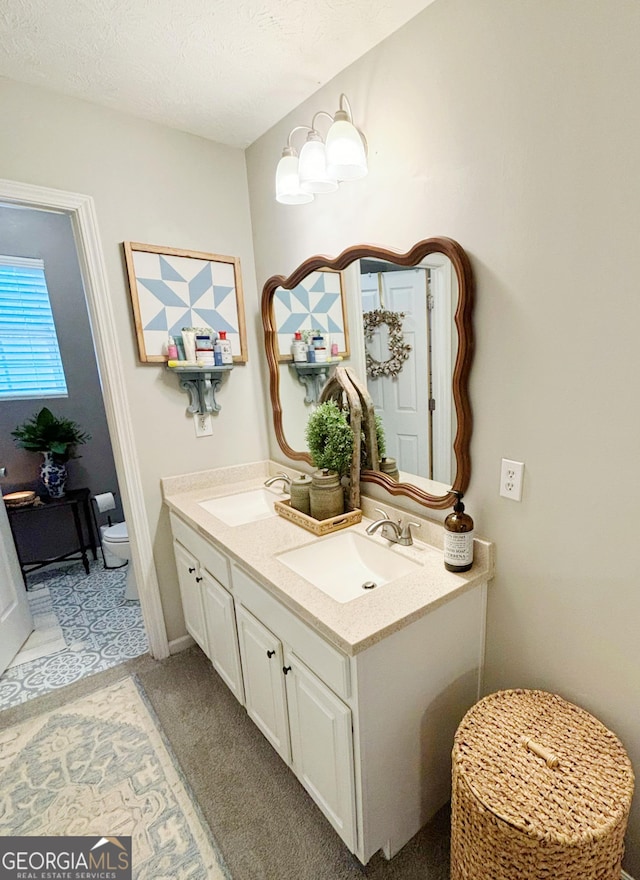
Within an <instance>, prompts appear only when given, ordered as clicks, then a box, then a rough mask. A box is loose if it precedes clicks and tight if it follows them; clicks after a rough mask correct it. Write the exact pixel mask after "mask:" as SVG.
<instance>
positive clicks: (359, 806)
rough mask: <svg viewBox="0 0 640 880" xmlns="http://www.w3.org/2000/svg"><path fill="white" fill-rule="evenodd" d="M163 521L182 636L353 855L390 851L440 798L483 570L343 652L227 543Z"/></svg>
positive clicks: (471, 651) (481, 602) (469, 687)
mask: <svg viewBox="0 0 640 880" xmlns="http://www.w3.org/2000/svg"><path fill="white" fill-rule="evenodd" d="M171 523H172V528H173V534H174V545H175V553H176V561H177V564H178V571H179V577H180V589H181V592H182V596H183V606H184V612H185V619H186V621H187V627H188V629H189V632H190V634H191V635H192V636H193V638H194V639H196V641H197V642H198V643H199V644H200V645H201V647H202V648H203V650H204V651H206V652H207V654H208V656H209V657H210V658H211V660H212V663H213V665H214V666H215V668H216V669H217V671H218V672H219V673H220V675H221V677H222V678H223V679H224V681H225V682H226V683H227V685H228V686H229V688H230V689H231V690H232V691H233V692H234V694H235V695H236V696H237V697H238V699H239V700H240V701H241V702H242V701H244V705H245V707H246V710H247V713H248V715H249V717H250V718H251V719H252V721H253V722H254V723H255V724H256V725H257V726H258V728H259V729H260V730H261V731H262V733H263V734H264V736H265V737H266V738H267V740H268V741H269V742H270V743H271V745H272V746H273V748H274V749H275V750H276V751H277V752H278V754H279V755H280V756H281V757H282V759H283V760H284V761H285V762H286V763H287V764H288V765H289V766H290V767H291V769H292V770H293V772H294V773H295V774H296V776H297V778H298V779H299V781H300V782H301V784H302V785H303V786H304V787H305V789H306V790H307V791H308V793H309V794H310V795H311V797H312V798H313V800H314V801H315V803H316V804H317V805H318V807H319V808H320V809H321V810H322V812H323V813H324V815H325V816H326V817H327V819H328V820H329V822H331V824H332V825H333V827H334V828H335V829H336V831H337V833H338V834H339V835H340V837H341V838H342V839H343V840H344V842H345V844H346V845H347V846H348V848H349V849H350V850H351V852H353V853H354V854H355V855H356V856H357V857H358V859H359V860H360V861H361V862H362V863H363V864H366V863H367V862H368V861H369V859H370V858H371V857H372V856H373V855H374V854H375V853H376V852H378V851H379V850H382V851H383V852H384V854H385V855H386V857H387V858H391V857H392V856H394V855H395V854H396V853H397V852H398V851H399V850H400V849H401V848H402V847H403V846H404V845H405V844H406V843H407V842H408V841H409V840H410V838H411V837H413V835H414V834H416V833H417V832H418V831H419V830H420V828H421V827H422V826H423V825H424V824H425V823H426V822H427V821H428V820H429V819H430V818H431V817H432V816H433V815H434V813H435V812H436V811H437V810H438V809H439V808H440V807H442V806H443V805H444V804H445V803H446V802H447V800H448V799H449V796H450V768H451V748H452V745H453V737H454V734H455V730H456V727H457V726H458V724H459V722H460V721H461V719H462V717H463V716H464V714H465V712H466V711H467V709H469V707H470V706H471V705H473V703H474V702H476V700H477V699H478V698H479V696H480V682H481V674H482V665H483V656H484V621H485V610H486V609H485V603H486V588H487V582H486V580H483V579H480V580H478V581H477V582H476V583H475V584H474V585H473V586H470V587H469V588H467V589H463V590H460V591H457V592H456V593H455V594H454V595H453V596H451V597H450V598H448V599H446V601H436V602H433V603H432V604H431V605H429V607H427V608H425V609H424V611H423V612H422V613H420V614H419V615H417V616H416V617H415V618H414V619H413V620H411V621H408V622H403V623H402V625H400V626H398V627H395V626H390V627H387V629H386V630H385V631H384V633H382V632H381V633H380V637H379V638H377V639H376V640H375V641H373V642H372V643H371V644H370V645H369V646H368V647H366V648H364V649H363V650H361V651H359V652H356V653H355V654H353V655H347V654H346V653H343V652H342V651H341V650H339V649H338V648H337V647H336V645H335V644H333V643H332V641H331V640H330V637H325V636H324V635H321V633H320V632H319V631H318V629H316V628H315V627H313V626H311V625H309V624H308V623H307V622H305V620H304V619H303V616H304V615H303V614H302V615H301V614H298V613H296V612H295V611H294V610H292V608H290V607H287V605H286V604H285V602H286V600H282V599H281V598H280V597H279V596H278V594H277V592H274V591H272V589H271V588H270V584H272V583H273V581H272V580H271V579H269V578H266V579H265V580H264V582H260V581H259V579H258V578H257V577H255V576H254V575H253V574H250V573H249V571H248V570H247V569H250V563H249V562H247V563H244V561H243V562H242V563H238V562H236V561H235V560H236V559H238V558H242V559H243V560H244V557H240V551H239V549H238V547H236V548H235V552H233V553H232V551H230V553H232V558H229V557H228V556H227V554H226V553H225V552H223V551H224V549H225V546H226V545H224V544H215V545H214V543H213V542H210V541H208V540H206V539H205V538H204V537H203V535H202V533H200V532H197V531H195V530H194V529H193V528H191V527H190V526H188V525H187V524H186V523H185V522H184V521H183V520H182V519H180V518H179V517H178V516H176V515H175V514H174V513H173V512H172V513H171ZM214 540H215V538H212V541H214ZM246 552H247V554H248V558H250V557H251V548H250V547H249V548H247V551H246ZM245 564H246V568H245V567H244V566H245ZM194 566H195V571H192V570H191V569H193V568H194ZM438 574H439V576H443V575H442V574H441V570H440V569H439V570H438ZM446 577H447V578H449V577H451V578H456V577H457V576H456V575H449V574H448V573H447V574H446ZM456 582H457V581H456ZM273 587H274V590H276V589H277V587H276V585H275V583H273ZM409 588H410V587H409ZM358 603H362V605H358ZM348 604H349V606H351V607H352V610H353V611H358V612H359V613H363V614H366V613H368V612H370V610H371V608H372V606H371V604H367V598H366V597H363V598H362V599H360V598H359V599H356V600H354V601H353V602H352V603H348ZM345 613H346V609H345Z"/></svg>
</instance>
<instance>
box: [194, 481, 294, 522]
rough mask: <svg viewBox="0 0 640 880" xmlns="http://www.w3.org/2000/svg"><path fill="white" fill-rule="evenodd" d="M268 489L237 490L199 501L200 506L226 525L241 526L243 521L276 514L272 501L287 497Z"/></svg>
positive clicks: (253, 520)
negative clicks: (233, 493)
mask: <svg viewBox="0 0 640 880" xmlns="http://www.w3.org/2000/svg"><path fill="white" fill-rule="evenodd" d="M288 497H289V496H288V495H282V494H280V493H276V492H270V491H269V489H252V490H251V491H249V492H238V493H236V494H235V495H223V496H222V497H220V498H211V499H210V500H209V501H200V502H198V503H199V504H200V507H202V508H203V509H204V510H206V511H207V513H212V514H213V515H214V516H215V517H217V518H218V519H219V520H222V522H223V523H226V525H228V526H241V525H244V524H245V523H250V522H257V521H258V520H259V519H267V517H270V516H277V514H276V512H275V510H274V507H273V502H274V501H278V500H282V499H283V498H288Z"/></svg>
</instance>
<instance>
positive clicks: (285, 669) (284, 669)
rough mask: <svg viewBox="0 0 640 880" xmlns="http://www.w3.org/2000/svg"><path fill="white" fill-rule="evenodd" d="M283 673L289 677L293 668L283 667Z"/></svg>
mask: <svg viewBox="0 0 640 880" xmlns="http://www.w3.org/2000/svg"><path fill="white" fill-rule="evenodd" d="M282 671H283V672H284V674H285V675H287V674H288V673H289V672H291V667H290V666H283V667H282Z"/></svg>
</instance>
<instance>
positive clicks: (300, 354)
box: [291, 330, 307, 363]
mask: <svg viewBox="0 0 640 880" xmlns="http://www.w3.org/2000/svg"><path fill="white" fill-rule="evenodd" d="M291 354H292V356H293V359H294V361H295V362H296V363H303V362H304V363H306V360H307V343H306V342H304V341H303V339H302V333H301V332H300V331H299V330H296V332H295V333H294V336H293V343H292V345H291Z"/></svg>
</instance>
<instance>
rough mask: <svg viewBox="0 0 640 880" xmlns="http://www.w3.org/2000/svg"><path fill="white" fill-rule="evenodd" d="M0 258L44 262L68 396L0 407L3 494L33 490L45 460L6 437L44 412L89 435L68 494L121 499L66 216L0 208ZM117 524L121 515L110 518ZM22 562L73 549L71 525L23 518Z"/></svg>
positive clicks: (54, 519) (71, 469)
mask: <svg viewBox="0 0 640 880" xmlns="http://www.w3.org/2000/svg"><path fill="white" fill-rule="evenodd" d="M0 253H1V254H4V255H10V256H19V257H31V258H38V259H41V260H43V261H44V267H45V277H46V279H47V287H48V290H49V296H50V299H51V308H52V311H53V316H54V320H55V323H56V330H57V333H58V342H59V345H60V353H61V356H62V362H63V365H64V371H65V376H66V381H67V389H68V392H69V396H68V397H66V398H48V399H29V400H3V401H1V402H0V464H2V465H3V466H4V467H6V469H7V476H6V478H5V479H4V480H3V481H2V491H3V492H4V493H6V492H10V491H12V490H13V489H17V488H25V487H28V488H33V489H37V488H38V472H39V467H40V462H41V461H42V456H41V455H39V454H38V453H34V452H28V451H27V450H25V449H21V448H20V447H18V446H17V445H16V443H15V442H14V440H13V438H12V437H11V435H10V432H11V431H12V430H14V428H15V427H16V425H19V424H21V423H22V422H24V421H25V420H26V419H28V418H30V417H31V416H33V415H34V414H35V413H37V412H38V411H39V410H40V409H41V408H42V407H43V406H47V407H49V409H50V410H51V411H52V412H53V413H54V415H56V416H60V417H63V418H68V419H73V420H74V421H75V422H77V423H78V424H79V425H80V426H81V427H82V428H83V429H84V430H85V431H88V432H89V434H91V440H90V441H89V442H88V443H86V444H84V445H82V446H80V447H78V450H77V451H78V453H79V454H80V456H81V458H79V459H72V460H71V461H70V462H69V465H68V472H69V481H68V484H67V488H69V489H76V488H80V487H83V486H86V487H88V488H89V489H90V490H91V493H92V494H96V493H98V492H116V493H118V499H119V492H118V480H117V477H116V471H115V464H114V460H113V454H112V452H111V443H110V440H109V433H108V429H107V421H106V415H105V410H104V405H103V402H102V389H101V386H100V377H99V375H98V368H97V364H96V358H95V352H94V348H93V339H92V336H91V327H90V325H89V315H88V312H87V305H86V300H85V295H84V288H83V284H82V277H81V275H80V267H79V265H78V259H77V254H76V247H75V241H74V237H73V231H72V228H71V222H70V220H69V218H68V217H67V216H66V215H64V214H57V213H53V212H48V211H35V210H31V209H23V208H13V207H4V206H0ZM114 514H115V518H116V519H122V518H123V516H122V509H121V507H118V509H117V510H116V511H114ZM15 527H16V529H19V536H18V541H19V543H20V547H21V550H23V552H26V553H27V554H28V556H27V557H26V558H30V559H34V558H48V557H49V556H51V555H59V553H60V552H64V550H60V549H59V548H61V547H64V548H66V547H67V546H73V532H72V521H71V517H70V516H69V517H65V518H59V517H53V515H51V516H38V519H37V520H35V519H33V518H31V517H20V520H19V525H18V521H17V520H16V521H15Z"/></svg>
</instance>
